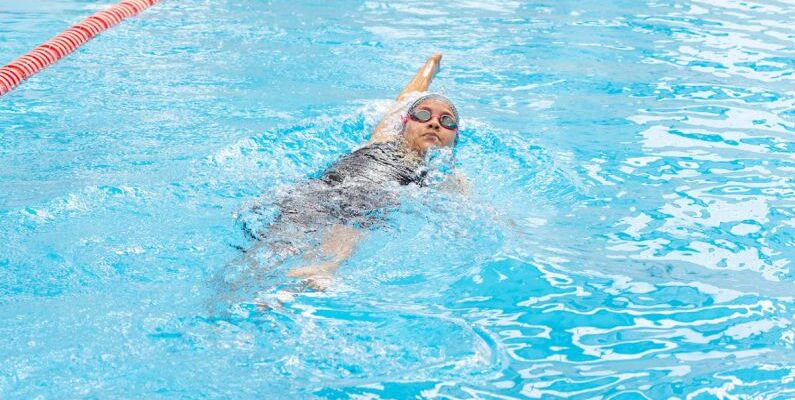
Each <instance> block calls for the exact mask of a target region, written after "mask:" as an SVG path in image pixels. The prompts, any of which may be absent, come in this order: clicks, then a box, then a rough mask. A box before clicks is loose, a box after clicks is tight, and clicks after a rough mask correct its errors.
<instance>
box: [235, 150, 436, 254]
mask: <svg viewBox="0 0 795 400" xmlns="http://www.w3.org/2000/svg"><path fill="white" fill-rule="evenodd" d="M425 167H426V166H425V161H424V160H423V159H421V158H419V157H417V156H415V155H413V154H411V153H409V151H408V150H407V149H406V146H405V144H404V143H403V142H400V141H390V142H384V143H374V144H371V145H368V146H365V147H362V148H361V149H359V150H356V151H354V152H353V153H351V154H348V155H346V156H344V157H342V158H341V159H339V160H337V161H336V162H335V163H334V164H332V165H331V166H330V167H328V168H327V169H326V170H325V171H323V172H322V173H321V174H320V176H319V177H316V178H313V179H310V180H308V181H307V182H305V183H304V184H301V185H298V186H296V187H295V188H294V189H293V190H291V191H290V193H289V194H288V196H286V197H284V198H282V199H280V200H278V201H277V202H276V204H277V205H278V206H279V214H278V216H277V217H276V220H275V221H274V222H273V223H272V224H271V225H270V226H269V227H268V230H267V232H259V230H254V229H251V226H250V225H249V224H247V223H245V222H244V223H243V228H244V230H245V231H246V233H248V234H249V235H250V236H251V237H252V238H255V239H263V238H265V237H266V236H268V237H273V236H281V235H279V232H286V233H288V236H294V235H295V234H296V233H311V232H316V231H318V230H320V229H322V228H324V227H328V226H331V225H334V224H344V225H349V226H355V227H359V228H369V227H372V226H375V225H381V224H383V222H384V221H385V219H386V216H387V214H388V213H389V211H390V210H394V209H396V208H397V207H398V206H399V205H400V196H399V193H398V192H397V191H396V190H395V189H396V186H397V185H409V184H412V183H413V184H416V185H420V186H422V185H424V182H423V181H424V178H425V175H426V173H427V171H426V168H425ZM252 211H254V212H256V210H252ZM273 238H274V239H275V237H273Z"/></svg>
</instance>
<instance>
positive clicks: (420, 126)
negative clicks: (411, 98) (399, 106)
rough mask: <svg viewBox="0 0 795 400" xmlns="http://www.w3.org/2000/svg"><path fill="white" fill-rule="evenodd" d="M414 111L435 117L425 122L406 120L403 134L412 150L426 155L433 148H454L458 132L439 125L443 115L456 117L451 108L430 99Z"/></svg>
mask: <svg viewBox="0 0 795 400" xmlns="http://www.w3.org/2000/svg"><path fill="white" fill-rule="evenodd" d="M414 110H428V111H430V112H431V114H432V115H433V117H431V119H430V120H428V121H425V122H419V121H415V120H413V119H411V118H408V119H407V120H406V129H405V130H404V131H403V134H404V135H405V138H406V143H407V144H408V146H409V148H410V149H412V150H414V151H416V152H418V153H419V154H425V152H426V151H427V150H428V149H429V148H431V147H445V146H452V145H453V144H454V143H455V138H456V136H457V135H458V131H457V130H452V129H447V128H445V127H444V126H442V125H441V124H439V119H440V118H442V116H443V115H449V116H451V117H455V114H453V110H451V109H450V106H448V105H447V104H445V103H444V102H441V101H438V100H434V99H428V100H425V101H423V102H422V103H420V104H418V105H417V107H415V108H414Z"/></svg>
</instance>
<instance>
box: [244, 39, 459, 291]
mask: <svg viewBox="0 0 795 400" xmlns="http://www.w3.org/2000/svg"><path fill="white" fill-rule="evenodd" d="M440 61H441V54H435V55H433V56H431V57H430V58H428V60H427V61H426V62H425V65H424V66H423V67H422V68H420V70H419V71H418V72H417V74H416V75H415V76H414V78H413V79H412V80H411V82H409V84H408V85H407V86H406V87H405V88H404V89H403V91H402V92H401V93H400V95H398V97H397V99H396V101H397V107H394V108H393V110H392V111H391V112H390V113H388V114H387V115H386V116H385V117H384V118H383V119H382V121H381V122H380V123H379V124H378V126H377V127H376V129H375V130H374V132H373V135H372V136H371V138H370V140H369V141H368V142H367V143H366V144H365V145H364V146H363V147H362V148H360V149H358V150H356V151H354V152H353V153H351V154H348V155H346V156H344V157H342V158H341V159H339V160H338V161H336V162H335V163H334V164H332V165H331V166H330V167H329V168H327V169H326V170H325V171H323V173H322V174H320V175H319V177H317V178H314V179H310V180H309V181H308V182H306V183H305V184H303V185H300V186H299V187H297V188H295V190H293V191H292V192H291V193H290V194H289V195H288V196H286V197H285V198H284V199H282V200H281V201H278V202H277V205H278V207H279V213H278V216H277V217H276V219H275V221H274V222H273V223H272V224H270V226H269V227H268V228H267V230H265V231H262V232H257V231H256V230H254V229H249V228H248V227H246V226H245V224H244V228H245V229H246V231H247V232H248V233H249V234H250V236H251V237H253V238H254V239H257V240H259V243H258V244H257V245H255V246H254V248H252V250H254V252H252V251H251V250H249V251H248V252H247V253H250V254H254V253H255V252H256V250H257V249H258V248H260V247H261V246H263V245H264V244H266V243H267V247H268V249H269V250H270V251H271V252H276V253H282V255H283V256H284V255H285V254H287V255H298V254H303V257H302V262H301V265H299V266H295V267H293V268H291V269H289V270H288V271H287V275H288V276H290V277H295V278H302V279H303V280H304V281H305V283H306V284H308V285H309V286H311V287H312V288H314V289H318V290H323V289H325V288H326V287H327V286H328V284H329V282H330V280H331V277H332V275H333V273H334V271H336V269H337V268H338V267H339V265H340V264H341V263H342V262H343V261H345V260H346V259H347V258H348V257H350V255H351V254H352V253H353V250H354V248H355V246H356V244H357V242H358V241H359V239H360V238H361V236H362V231H363V229H367V228H369V227H372V226H376V225H379V224H381V223H383V221H384V218H385V215H386V214H387V213H388V212H389V211H390V210H393V209H395V208H397V207H398V206H399V194H398V193H397V192H396V191H395V190H394V187H395V186H401V185H403V186H405V185H412V184H413V185H420V186H424V185H425V180H426V179H425V178H426V175H427V172H428V168H427V162H426V156H427V154H428V151H429V149H431V148H434V147H453V146H454V145H455V144H456V142H457V140H458V125H459V115H458V111H457V110H456V108H455V106H454V105H453V103H452V102H451V101H450V100H449V99H447V98H446V97H444V96H443V95H440V94H425V95H419V97H417V95H418V93H417V92H424V91H426V90H427V88H428V86H429V85H430V83H431V81H432V79H433V77H434V75H435V74H436V72H437V71H438V68H439V63H440ZM412 97H416V99H415V100H414V101H413V102H411V103H410V105H409V106H408V108H405V104H408V102H409V101H411V99H412ZM404 108H405V111H404ZM396 117H397V118H396ZM395 120H397V121H398V122H397V124H398V127H397V129H394V127H391V126H390V125H394V121H395ZM308 234H319V236H320V240H319V241H317V242H315V243H310V244H309V245H307V243H306V242H307V240H305V237H306V236H307V235H308ZM294 239H298V240H294ZM302 240H303V242H304V243H303V244H302V243H301V242H302ZM310 242H311V241H310ZM256 263H257V262H251V260H249V264H252V265H253V264H256ZM253 268H254V269H257V267H256V266H255V267H253Z"/></svg>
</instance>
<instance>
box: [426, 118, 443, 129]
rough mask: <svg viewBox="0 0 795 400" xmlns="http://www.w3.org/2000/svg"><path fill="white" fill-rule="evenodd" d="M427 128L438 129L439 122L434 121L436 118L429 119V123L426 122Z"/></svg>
mask: <svg viewBox="0 0 795 400" xmlns="http://www.w3.org/2000/svg"><path fill="white" fill-rule="evenodd" d="M428 128H431V129H439V128H441V126H440V125H439V122H438V121H437V120H436V118H431V119H430V121H428Z"/></svg>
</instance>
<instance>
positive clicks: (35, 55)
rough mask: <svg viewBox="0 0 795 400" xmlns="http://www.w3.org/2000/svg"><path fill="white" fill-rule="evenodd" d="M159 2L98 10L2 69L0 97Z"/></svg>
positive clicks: (129, 0) (136, 1) (134, 1)
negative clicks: (108, 30)
mask: <svg viewBox="0 0 795 400" xmlns="http://www.w3.org/2000/svg"><path fill="white" fill-rule="evenodd" d="M159 1H160V0H124V1H122V2H121V3H119V4H116V5H115V6H113V7H110V8H108V9H106V10H102V11H99V12H97V13H95V14H94V15H92V16H90V17H88V18H86V19H84V20H82V21H81V22H80V23H79V24H77V25H74V26H72V27H70V28H69V29H67V30H65V31H63V32H61V33H59V34H57V35H55V36H54V37H53V38H52V39H50V40H48V41H46V42H44V43H42V44H41V45H39V46H38V47H36V48H35V49H33V50H31V51H30V52H28V53H27V54H25V55H23V56H21V57H19V58H17V59H16V60H14V61H11V63H9V64H8V65H5V66H4V67H2V68H0V96H2V95H4V94H6V93H8V92H10V91H11V89H13V88H15V87H17V86H19V84H20V83H22V81H24V80H25V79H28V78H30V77H31V75H33V74H35V73H37V72H39V71H41V70H42V69H44V68H46V67H47V66H49V65H50V64H53V63H55V62H56V61H58V60H60V59H62V58H64V57H66V56H67V55H68V54H69V53H71V52H73V51H75V50H76V49H77V48H78V47H80V46H82V45H83V43H85V42H87V41H89V40H91V38H93V37H94V36H96V35H98V34H99V33H100V32H102V31H104V30H105V29H108V28H110V27H112V26H114V25H116V24H118V23H119V22H121V21H122V20H124V19H125V18H129V17H132V16H133V15H136V14H138V13H140V12H141V11H143V10H146V9H147V8H149V7H151V6H153V5H155V3H157V2H159Z"/></svg>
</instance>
